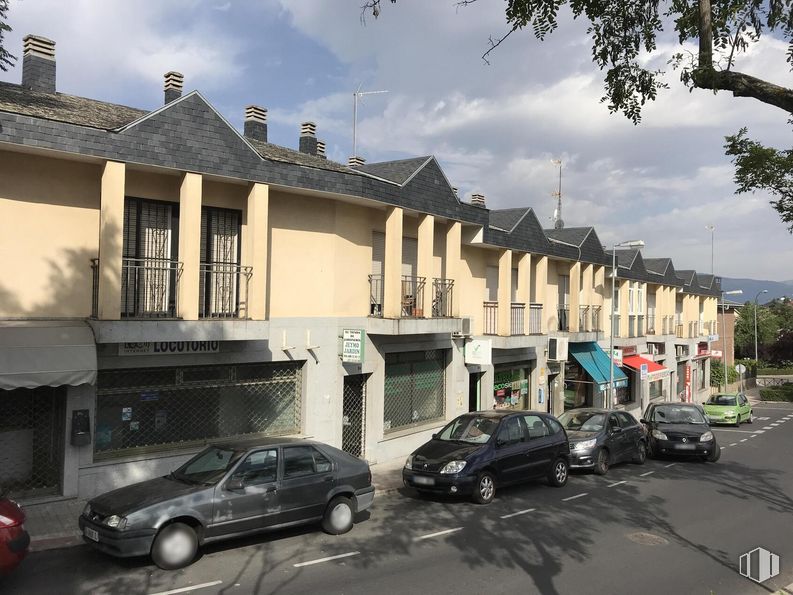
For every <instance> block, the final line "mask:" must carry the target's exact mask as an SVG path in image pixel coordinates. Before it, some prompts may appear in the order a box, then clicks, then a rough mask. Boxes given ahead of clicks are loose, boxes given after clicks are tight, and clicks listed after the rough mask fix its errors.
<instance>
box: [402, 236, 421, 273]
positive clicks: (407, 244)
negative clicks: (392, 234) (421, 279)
mask: <svg viewBox="0 0 793 595" xmlns="http://www.w3.org/2000/svg"><path fill="white" fill-rule="evenodd" d="M418 254H419V242H418V240H417V239H416V238H402V275H403V276H405V277H415V276H416V266H417V264H416V263H417V262H418Z"/></svg>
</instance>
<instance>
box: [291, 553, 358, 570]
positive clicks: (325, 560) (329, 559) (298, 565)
mask: <svg viewBox="0 0 793 595" xmlns="http://www.w3.org/2000/svg"><path fill="white" fill-rule="evenodd" d="M360 553H361V552H347V553H346V554H339V555H338V556H328V557H327V558H319V559H317V560H309V561H308V562H300V563H298V564H292V566H294V567H295V568H300V567H302V566H311V565H312V564H321V563H322V562H330V561H331V560H338V559H339V558H349V557H350V556H357V555H358V554H360Z"/></svg>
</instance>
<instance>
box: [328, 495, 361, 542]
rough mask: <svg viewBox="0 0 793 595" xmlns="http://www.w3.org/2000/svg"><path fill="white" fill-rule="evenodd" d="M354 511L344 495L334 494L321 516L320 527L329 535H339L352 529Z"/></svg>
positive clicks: (350, 502)
mask: <svg viewBox="0 0 793 595" xmlns="http://www.w3.org/2000/svg"><path fill="white" fill-rule="evenodd" d="M354 516H355V512H354V511H353V508H352V501H351V500H350V499H349V498H347V497H346V496H336V497H335V498H334V499H333V500H331V501H330V503H329V504H328V507H327V508H326V509H325V515H324V516H323V517H322V529H323V530H324V531H325V533H330V534H331V535H341V534H342V533H347V531H349V530H350V529H352V525H353V517H354Z"/></svg>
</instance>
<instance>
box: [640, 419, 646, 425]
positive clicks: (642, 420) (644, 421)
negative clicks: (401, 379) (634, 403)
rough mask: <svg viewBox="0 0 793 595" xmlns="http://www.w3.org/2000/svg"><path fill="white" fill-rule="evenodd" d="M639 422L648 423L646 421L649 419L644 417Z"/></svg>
mask: <svg viewBox="0 0 793 595" xmlns="http://www.w3.org/2000/svg"><path fill="white" fill-rule="evenodd" d="M639 423H640V424H646V423H647V420H646V419H644V418H641V419H640V420H639Z"/></svg>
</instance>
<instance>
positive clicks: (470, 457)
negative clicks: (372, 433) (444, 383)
mask: <svg viewBox="0 0 793 595" xmlns="http://www.w3.org/2000/svg"><path fill="white" fill-rule="evenodd" d="M569 457H570V446H569V444H568V442H567V435H566V434H565V431H564V428H562V426H561V424H560V423H559V422H558V421H557V420H556V418H554V417H553V416H551V415H548V414H547V413H541V412H536V411H513V410H496V411H478V412H475V413H466V414H463V415H461V416H459V417H457V418H456V419H454V420H452V421H451V422H449V423H448V424H447V425H446V426H445V427H444V428H443V429H442V430H441V431H440V432H438V433H437V434H434V435H433V437H432V439H431V440H430V441H429V442H427V443H426V444H424V445H423V446H421V447H419V448H418V449H417V450H416V451H415V452H413V454H411V455H410V456H409V457H408V458H407V461H406V462H405V467H404V468H403V469H402V480H403V481H404V483H405V485H406V486H407V487H410V488H414V489H416V490H418V491H420V492H433V493H437V494H456V495H462V496H471V497H472V498H473V500H474V502H477V503H479V504H488V503H490V502H491V501H492V500H493V497H494V496H495V494H496V488H497V487H501V486H504V485H508V484H512V483H517V482H521V481H526V480H529V479H534V478H538V477H546V478H547V479H548V481H549V483H550V484H551V485H554V486H563V485H565V483H567V474H568V467H569Z"/></svg>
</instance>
